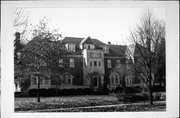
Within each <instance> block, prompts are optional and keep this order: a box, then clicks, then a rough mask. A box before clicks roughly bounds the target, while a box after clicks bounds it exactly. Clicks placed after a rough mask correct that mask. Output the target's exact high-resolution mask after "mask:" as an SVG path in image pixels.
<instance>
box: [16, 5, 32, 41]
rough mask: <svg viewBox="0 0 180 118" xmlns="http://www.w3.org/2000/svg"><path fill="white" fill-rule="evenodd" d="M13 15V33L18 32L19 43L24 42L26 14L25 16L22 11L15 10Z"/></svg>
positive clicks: (25, 36) (27, 21)
mask: <svg viewBox="0 0 180 118" xmlns="http://www.w3.org/2000/svg"><path fill="white" fill-rule="evenodd" d="M13 15H14V22H13V25H14V28H15V31H16V32H20V34H21V35H20V36H21V37H20V39H21V41H26V40H27V35H28V31H27V26H28V23H29V16H28V14H27V12H25V10H24V9H22V8H16V9H14V11H13Z"/></svg>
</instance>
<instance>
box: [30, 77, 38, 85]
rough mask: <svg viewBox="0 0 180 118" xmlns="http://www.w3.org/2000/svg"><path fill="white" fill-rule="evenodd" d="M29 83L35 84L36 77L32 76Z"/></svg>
mask: <svg viewBox="0 0 180 118" xmlns="http://www.w3.org/2000/svg"><path fill="white" fill-rule="evenodd" d="M31 85H37V79H36V77H33V78H32V79H31Z"/></svg>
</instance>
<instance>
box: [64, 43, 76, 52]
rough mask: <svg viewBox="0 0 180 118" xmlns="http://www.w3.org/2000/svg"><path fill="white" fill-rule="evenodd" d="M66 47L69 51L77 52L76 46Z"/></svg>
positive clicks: (69, 45)
mask: <svg viewBox="0 0 180 118" xmlns="http://www.w3.org/2000/svg"><path fill="white" fill-rule="evenodd" d="M66 47H67V49H68V50H69V51H72V52H75V51H76V50H75V49H76V48H75V44H67V45H66Z"/></svg>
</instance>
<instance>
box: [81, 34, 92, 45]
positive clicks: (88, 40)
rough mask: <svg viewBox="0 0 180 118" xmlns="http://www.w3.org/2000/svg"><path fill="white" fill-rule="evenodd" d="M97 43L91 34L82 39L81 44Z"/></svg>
mask: <svg viewBox="0 0 180 118" xmlns="http://www.w3.org/2000/svg"><path fill="white" fill-rule="evenodd" d="M85 43H86V44H95V43H94V41H93V40H92V38H91V37H90V36H88V37H87V38H84V39H83V40H82V41H81V43H80V45H83V44H85Z"/></svg>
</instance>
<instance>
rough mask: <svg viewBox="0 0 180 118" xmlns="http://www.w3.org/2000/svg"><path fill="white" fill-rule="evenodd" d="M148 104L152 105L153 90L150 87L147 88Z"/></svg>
mask: <svg viewBox="0 0 180 118" xmlns="http://www.w3.org/2000/svg"><path fill="white" fill-rule="evenodd" d="M149 105H150V106H152V105H153V92H152V88H151V87H150V88H149Z"/></svg>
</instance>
